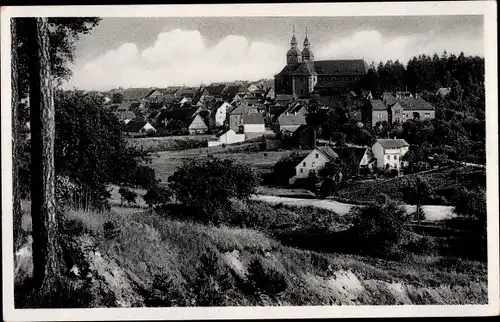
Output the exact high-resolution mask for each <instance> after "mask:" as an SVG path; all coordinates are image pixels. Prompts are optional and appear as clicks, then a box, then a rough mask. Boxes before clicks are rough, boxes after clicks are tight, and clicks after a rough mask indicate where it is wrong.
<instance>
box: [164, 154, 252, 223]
mask: <svg viewBox="0 0 500 322" xmlns="http://www.w3.org/2000/svg"><path fill="white" fill-rule="evenodd" d="M168 180H169V182H170V187H171V189H172V191H173V192H174V194H175V196H176V198H177V200H179V201H180V202H182V203H184V204H185V205H188V206H191V207H193V208H194V209H196V210H197V211H198V212H199V213H200V215H201V216H203V218H202V219H204V220H206V221H210V222H214V221H217V218H216V216H215V215H216V213H217V212H221V211H228V210H229V208H230V207H229V206H230V205H231V199H233V198H234V199H241V200H247V199H248V198H249V197H250V196H251V195H252V194H255V192H256V188H257V185H258V183H259V179H258V176H257V174H256V173H255V171H254V170H253V168H252V167H250V166H247V165H244V164H240V163H237V162H236V161H235V160H233V159H225V160H221V159H218V158H214V157H211V158H208V159H205V160H191V161H189V162H187V163H185V164H183V165H182V166H181V167H179V168H178V169H177V170H176V171H175V173H174V174H173V175H172V176H170V177H169V179H168Z"/></svg>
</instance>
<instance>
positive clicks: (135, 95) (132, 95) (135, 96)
mask: <svg viewBox="0 0 500 322" xmlns="http://www.w3.org/2000/svg"><path fill="white" fill-rule="evenodd" d="M150 91H151V89H149V88H127V89H125V90H124V91H123V93H122V94H123V99H124V100H127V101H138V100H140V99H142V98H144V97H146V95H147V94H148V93H149V92H150Z"/></svg>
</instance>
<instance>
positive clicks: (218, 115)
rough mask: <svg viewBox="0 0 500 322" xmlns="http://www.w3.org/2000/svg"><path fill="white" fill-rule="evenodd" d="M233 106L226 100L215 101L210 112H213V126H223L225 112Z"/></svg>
mask: <svg viewBox="0 0 500 322" xmlns="http://www.w3.org/2000/svg"><path fill="white" fill-rule="evenodd" d="M232 108H233V106H232V105H231V104H229V103H228V102H226V101H222V102H217V103H216V105H215V106H214V108H213V110H212V113H214V114H213V115H214V118H215V126H223V125H224V122H225V121H226V117H227V112H228V111H229V110H231V109H232Z"/></svg>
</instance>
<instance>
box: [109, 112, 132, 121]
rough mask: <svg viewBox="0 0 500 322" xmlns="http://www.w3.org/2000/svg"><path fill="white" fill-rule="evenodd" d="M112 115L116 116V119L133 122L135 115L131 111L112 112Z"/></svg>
mask: <svg viewBox="0 0 500 322" xmlns="http://www.w3.org/2000/svg"><path fill="white" fill-rule="evenodd" d="M114 114H115V115H116V117H117V118H118V119H119V120H122V121H123V120H127V119H128V120H133V119H135V113H134V112H132V111H124V112H114Z"/></svg>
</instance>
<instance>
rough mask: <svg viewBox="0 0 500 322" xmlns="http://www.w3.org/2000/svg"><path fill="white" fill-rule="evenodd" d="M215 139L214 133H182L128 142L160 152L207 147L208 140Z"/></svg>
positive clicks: (133, 139)
mask: <svg viewBox="0 0 500 322" xmlns="http://www.w3.org/2000/svg"><path fill="white" fill-rule="evenodd" d="M213 139H215V136H213V135H182V136H164V137H148V138H131V139H129V140H128V144H130V145H131V146H135V147H142V148H144V149H145V150H146V151H150V152H158V151H167V150H182V149H187V148H193V147H206V146H207V141H209V140H213Z"/></svg>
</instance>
